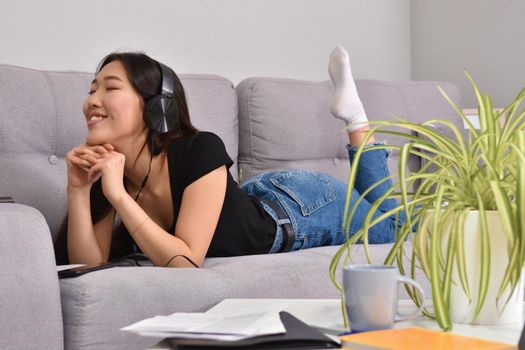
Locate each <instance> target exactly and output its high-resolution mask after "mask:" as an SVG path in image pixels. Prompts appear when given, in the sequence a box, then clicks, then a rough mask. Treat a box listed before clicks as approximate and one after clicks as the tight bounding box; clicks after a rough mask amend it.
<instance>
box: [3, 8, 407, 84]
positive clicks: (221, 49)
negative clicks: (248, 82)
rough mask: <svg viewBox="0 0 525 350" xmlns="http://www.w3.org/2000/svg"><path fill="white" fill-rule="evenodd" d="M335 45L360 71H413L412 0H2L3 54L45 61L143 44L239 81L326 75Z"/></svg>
mask: <svg viewBox="0 0 525 350" xmlns="http://www.w3.org/2000/svg"><path fill="white" fill-rule="evenodd" d="M336 45H343V46H344V47H346V48H347V49H348V51H349V52H350V56H351V60H352V63H353V69H354V75H355V76H356V77H358V78H375V79H387V80H399V79H410V3H409V0H373V1H371V0H148V1H146V0H89V1H87V0H75V1H71V0H46V1H41V0H0V63H9V64H15V65H21V66H27V67H34V68H38V69H56V70H63V69H71V70H84V71H94V69H95V68H96V65H97V63H98V62H99V60H100V59H101V58H102V57H103V56H104V55H105V54H107V53H108V52H110V51H113V50H116V49H134V50H144V51H146V52H147V53H149V54H151V55H152V56H153V57H155V58H158V59H160V60H162V61H165V62H166V63H167V64H169V65H171V66H172V67H173V68H175V70H176V71H177V72H180V73H214V74H220V75H223V76H225V77H227V78H229V79H231V80H232V81H233V82H234V83H238V82H239V81H240V80H242V79H244V78H247V77H253V76H277V77H289V78H300V79H308V80H325V79H328V73H327V60H328V59H327V58H328V55H329V53H330V51H331V50H332V48H333V47H335V46H336Z"/></svg>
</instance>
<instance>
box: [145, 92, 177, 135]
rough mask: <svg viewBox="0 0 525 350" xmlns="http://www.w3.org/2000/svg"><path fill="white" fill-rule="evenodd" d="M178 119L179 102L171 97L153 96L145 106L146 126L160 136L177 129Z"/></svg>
mask: <svg viewBox="0 0 525 350" xmlns="http://www.w3.org/2000/svg"><path fill="white" fill-rule="evenodd" d="M178 118H179V115H178V109H177V102H176V101H175V99H173V98H172V97H171V96H168V95H157V96H153V97H152V98H150V99H149V100H148V102H147V103H146V105H145V106H144V122H145V123H146V126H147V127H148V128H149V129H150V130H153V131H155V132H157V133H159V134H164V133H167V132H169V131H171V130H172V129H173V128H175V127H176V126H177V120H178Z"/></svg>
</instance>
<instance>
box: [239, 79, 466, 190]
mask: <svg viewBox="0 0 525 350" xmlns="http://www.w3.org/2000/svg"><path fill="white" fill-rule="evenodd" d="M437 84H439V85H440V86H441V87H442V88H443V89H444V90H445V91H446V92H447V94H448V95H449V96H450V97H451V98H452V100H454V101H455V102H456V103H457V104H460V93H459V89H458V88H457V86H455V85H453V84H451V83H448V82H431V81H406V82H385V81H374V80H357V81H356V86H357V89H358V93H359V96H360V98H361V100H362V102H363V105H364V108H365V110H366V112H367V115H368V118H369V119H370V120H378V119H382V120H385V119H387V120H391V119H393V117H392V115H396V116H399V117H403V118H404V119H406V120H410V121H414V122H422V121H425V120H429V119H432V118H446V119H449V120H451V121H452V122H453V123H454V124H455V125H457V126H458V127H460V128H463V124H462V122H461V120H460V119H459V117H457V115H456V113H455V111H454V109H453V108H452V107H451V106H450V105H449V104H448V102H447V101H446V100H445V98H443V96H442V95H441V94H440V92H439V91H438V89H437ZM236 89H237V95H238V97H239V178H240V182H241V183H242V182H244V181H246V180H248V179H249V178H251V177H253V176H255V175H257V174H259V173H261V172H264V171H268V170H277V169H307V170H312V171H321V172H325V173H328V174H331V175H332V176H334V177H336V178H338V179H340V180H342V181H346V180H347V177H348V172H349V169H350V166H349V162H348V153H347V151H346V149H345V145H346V144H347V143H348V136H347V134H346V132H340V130H341V129H342V128H343V127H344V124H343V122H341V121H340V120H338V119H335V118H333V117H332V115H331V114H330V102H331V96H332V95H333V91H334V88H333V85H332V83H331V82H330V81H324V82H311V81H301V80H291V79H277V78H249V79H246V80H243V81H242V82H240V83H239V84H238V86H237V87H236ZM384 139H386V141H387V143H389V144H399V143H400V142H399V139H398V140H396V138H394V137H391V136H389V135H386V136H385V137H384ZM396 161H397V154H396V153H395V152H393V153H392V155H391V157H390V163H389V164H390V167H391V170H392V172H393V173H396V172H397V171H395V169H394V164H395V162H396ZM409 166H410V168H411V169H419V167H420V160H419V159H416V158H413V159H411V162H410V165H409Z"/></svg>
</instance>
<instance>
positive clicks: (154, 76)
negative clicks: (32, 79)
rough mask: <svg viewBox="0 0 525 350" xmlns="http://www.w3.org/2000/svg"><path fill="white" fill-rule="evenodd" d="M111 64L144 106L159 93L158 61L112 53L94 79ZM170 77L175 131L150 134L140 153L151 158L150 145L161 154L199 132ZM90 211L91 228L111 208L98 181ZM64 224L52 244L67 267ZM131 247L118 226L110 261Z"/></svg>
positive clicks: (179, 86) (180, 90) (178, 86)
mask: <svg viewBox="0 0 525 350" xmlns="http://www.w3.org/2000/svg"><path fill="white" fill-rule="evenodd" d="M113 61H120V62H121V63H122V65H123V66H124V69H125V70H126V74H127V78H128V80H129V81H130V83H131V85H132V86H133V88H134V89H135V91H136V92H137V93H138V94H139V95H140V96H141V97H142V99H143V101H144V103H146V102H147V101H148V100H149V99H150V98H151V97H153V96H155V95H157V94H158V93H159V91H160V88H161V85H162V81H161V75H162V73H161V70H160V67H159V65H158V63H157V61H155V60H154V59H152V58H151V57H149V56H147V55H146V54H144V53H142V52H113V53H110V54H109V55H107V56H106V57H104V58H103V59H102V61H101V62H100V64H99V65H98V68H97V70H96V73H95V75H96V74H98V73H99V72H100V71H101V70H102V68H104V67H105V66H106V65H107V64H109V63H111V62H113ZM173 77H174V89H173V95H174V98H175V101H176V103H177V108H178V119H177V123H176V127H175V128H174V129H172V130H171V131H169V132H167V133H166V134H157V133H155V132H153V131H151V130H150V131H149V132H148V135H147V139H146V142H145V143H144V145H143V146H142V149H141V151H140V153H141V152H142V151H143V150H144V148H145V147H148V149H149V151H150V152H151V153H152V154H154V152H153V149H152V145H153V144H154V145H155V147H156V148H158V149H160V150H161V152H164V153H165V152H167V149H168V147H169V145H170V143H171V142H172V141H174V140H177V139H180V138H182V137H186V136H193V135H195V134H196V133H197V132H198V130H197V129H196V128H195V127H194V126H193V125H192V124H191V121H190V114H189V111H188V105H187V103H186V95H185V93H184V88H183V86H182V84H181V82H180V79H179V77H178V76H177V74H175V72H173ZM140 153H139V154H140ZM155 153H156V152H155ZM90 207H91V220H92V222H93V224H95V223H97V222H99V221H100V220H102V219H103V218H104V217H105V216H106V215H107V214H108V213H109V212H110V210H111V204H110V203H109V201H108V200H107V199H106V197H105V196H104V194H103V193H102V180H101V179H99V180H98V181H96V182H95V183H94V184H93V185H92V186H91V197H90ZM67 221H68V216H67V215H66V217H65V219H64V221H63V222H62V225H61V227H60V230H59V234H58V236H57V239H56V240H55V245H54V246H55V259H56V262H57V264H68V263H69V258H68V254H67ZM132 246H133V240H132V239H131V236H130V235H129V233H128V232H127V230H126V228H125V226H124V225H123V224H122V223H121V224H120V225H119V226H118V227H117V228H116V229H115V231H114V234H113V237H112V243H111V253H110V258H111V259H115V258H118V257H122V256H124V255H126V254H129V253H131V250H132Z"/></svg>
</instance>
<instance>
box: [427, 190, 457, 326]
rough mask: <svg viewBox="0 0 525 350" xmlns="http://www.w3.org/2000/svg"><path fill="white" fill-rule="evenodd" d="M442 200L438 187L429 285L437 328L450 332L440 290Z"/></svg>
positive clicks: (449, 323) (445, 304)
mask: <svg viewBox="0 0 525 350" xmlns="http://www.w3.org/2000/svg"><path fill="white" fill-rule="evenodd" d="M442 198H443V187H441V186H439V187H438V190H437V194H436V199H435V203H436V206H435V207H436V208H438V209H436V210H434V214H433V218H432V229H431V231H430V232H431V233H430V285H431V286H432V301H433V303H434V313H435V315H436V320H437V322H438V324H439V326H440V327H441V328H442V329H444V330H450V329H451V328H452V323H451V322H450V314H449V310H448V305H447V303H446V302H445V298H444V295H443V290H442V289H441V276H440V269H439V266H440V264H439V256H440V254H441V252H440V250H441V248H440V246H441V241H440V240H441V237H440V234H439V232H440V230H439V223H440V217H441V210H440V209H441V205H440V204H441V201H442Z"/></svg>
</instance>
